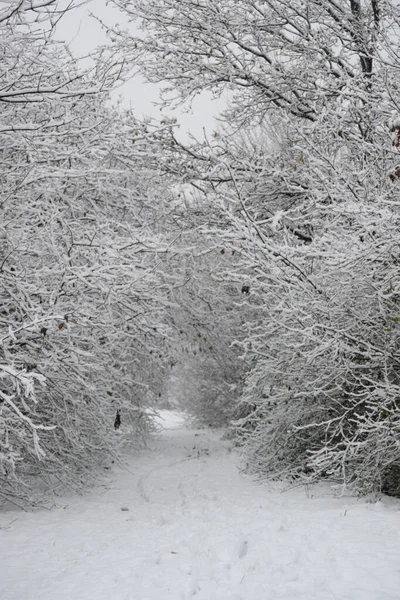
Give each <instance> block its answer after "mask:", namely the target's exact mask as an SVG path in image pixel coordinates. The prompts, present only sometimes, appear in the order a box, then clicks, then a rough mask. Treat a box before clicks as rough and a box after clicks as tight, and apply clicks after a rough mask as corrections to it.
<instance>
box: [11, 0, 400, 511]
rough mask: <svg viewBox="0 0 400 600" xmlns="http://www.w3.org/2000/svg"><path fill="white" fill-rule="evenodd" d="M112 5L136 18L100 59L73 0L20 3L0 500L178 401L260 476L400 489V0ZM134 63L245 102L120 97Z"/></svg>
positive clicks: (55, 485)
mask: <svg viewBox="0 0 400 600" xmlns="http://www.w3.org/2000/svg"><path fill="white" fill-rule="evenodd" d="M110 2H111V3H112V4H114V5H115V7H116V8H118V9H119V10H120V11H121V15H122V16H121V23H135V28H134V29H132V28H130V27H128V26H124V25H120V26H118V25H111V24H109V23H103V27H104V28H105V29H106V30H107V35H108V43H107V44H106V45H104V46H102V47H99V48H97V49H96V51H95V52H93V53H92V55H91V56H90V57H89V59H88V60H86V61H81V60H79V59H77V58H76V57H75V56H74V55H73V54H72V52H71V51H70V49H69V47H68V44H67V43H65V42H63V41H61V40H60V39H59V38H58V36H57V35H56V32H57V26H58V23H59V22H60V20H62V18H63V16H64V15H65V14H67V13H69V12H70V11H74V10H75V9H76V7H75V6H74V2H72V3H71V2H70V1H69V0H67V1H66V2H65V1H64V0H9V1H6V2H4V1H3V2H2V3H1V4H0V51H1V56H2V60H1V62H0V211H1V219H0V284H1V285H0V294H1V297H0V340H1V346H0V499H1V501H2V502H5V503H7V502H11V503H16V504H18V505H19V504H22V505H29V504H34V503H35V502H37V501H38V499H39V498H43V496H44V497H45V496H46V494H50V493H52V492H54V491H56V490H61V489H65V488H67V489H74V490H81V489H84V488H86V487H87V486H90V485H91V483H92V482H94V481H96V479H97V477H98V476H99V474H101V473H102V472H104V469H105V468H107V466H108V465H109V464H110V463H111V461H114V460H118V457H119V455H120V452H121V447H122V445H124V447H126V446H127V445H128V446H129V447H131V448H132V449H133V450H138V449H140V448H141V447H143V445H144V444H146V440H147V439H149V437H151V436H152V435H153V432H154V430H155V425H154V419H153V414H154V413H155V412H156V411H157V410H158V409H159V408H165V407H166V406H170V407H171V406H172V407H174V408H178V409H179V410H182V411H185V412H186V413H187V414H188V415H190V417H191V419H192V420H193V421H194V422H195V423H196V424H197V425H198V426H207V427H210V426H211V427H218V428H224V429H225V436H226V437H227V438H228V439H229V440H230V442H231V443H232V444H234V445H235V446H237V448H238V449H239V451H240V453H241V455H242V462H243V465H244V468H245V469H246V471H247V472H248V473H250V474H252V475H253V476H254V477H257V478H261V479H263V480H265V479H270V480H279V481H280V480H284V481H291V482H297V483H301V484H310V483H315V482H319V481H323V480H325V481H328V482H329V483H330V484H331V485H332V486H333V488H334V489H335V490H337V491H338V492H339V493H340V492H343V491H344V490H345V491H346V493H347V492H350V493H351V494H356V495H366V494H375V493H381V492H384V493H387V494H390V495H394V496H400V194H399V190H400V156H399V148H400V93H399V86H400V77H399V75H400V35H399V34H400V6H399V5H398V3H397V2H396V1H395V0H292V1H291V2H285V1H284V0H219V1H218V2H215V0H110ZM137 73H140V74H141V76H142V77H143V78H145V80H146V81H149V82H152V83H157V84H159V85H160V86H161V88H162V90H163V102H164V106H165V107H179V106H184V105H185V106H187V105H188V104H189V105H190V102H191V101H193V99H195V98H196V97H198V96H200V95H201V94H203V93H209V94H211V95H212V96H213V97H221V96H222V95H224V98H227V101H226V106H225V110H224V112H223V114H222V115H221V117H220V120H219V122H218V124H217V126H216V129H215V132H214V133H213V134H212V135H210V136H206V135H204V136H203V139H195V138H194V137H192V138H191V139H189V140H187V141H182V138H181V137H180V136H179V135H178V123H177V122H176V120H175V119H173V118H162V119H161V118H160V119H159V120H155V119H151V118H148V119H139V118H138V117H137V116H135V114H134V112H133V111H132V110H127V109H125V108H123V107H122V106H121V105H119V104H118V103H116V102H115V101H113V100H112V98H111V95H112V91H113V90H114V89H115V87H116V86H117V85H119V84H120V83H121V82H123V81H127V80H128V79H129V78H131V77H132V76H133V75H134V74H137ZM117 411H118V412H117ZM116 414H118V415H119V416H120V419H121V427H120V428H119V430H118V431H117V432H116V430H115V428H114V422H115V418H116Z"/></svg>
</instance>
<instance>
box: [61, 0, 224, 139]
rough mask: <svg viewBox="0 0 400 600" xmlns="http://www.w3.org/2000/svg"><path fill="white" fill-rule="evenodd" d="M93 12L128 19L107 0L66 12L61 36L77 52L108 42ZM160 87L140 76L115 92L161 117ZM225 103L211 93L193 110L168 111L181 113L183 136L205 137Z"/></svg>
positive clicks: (111, 20) (138, 109)
mask: <svg viewBox="0 0 400 600" xmlns="http://www.w3.org/2000/svg"><path fill="white" fill-rule="evenodd" d="M90 13H92V14H94V15H96V16H97V17H99V18H100V19H101V20H102V21H104V23H106V24H111V25H113V24H115V23H119V24H120V25H123V24H124V19H126V17H125V16H124V14H123V13H122V12H120V11H118V10H117V9H116V8H115V6H114V5H111V4H107V2H106V0H92V1H91V2H89V3H87V4H85V5H84V6H81V7H79V8H76V9H74V10H72V11H71V12H70V13H69V14H67V15H65V16H64V17H63V19H62V20H61V22H60V24H59V25H58V37H59V38H60V39H63V40H65V41H67V42H68V44H69V46H70V48H71V50H72V51H73V53H74V54H75V55H76V56H85V55H87V54H88V53H90V52H91V51H92V50H94V48H96V46H99V45H101V44H105V43H107V37H106V34H105V32H104V31H103V30H102V28H101V26H100V24H99V23H98V22H97V21H96V19H94V18H93V17H92V16H90ZM126 22H127V20H126ZM127 24H128V23H127ZM159 89H160V88H159V86H157V85H155V84H149V83H145V82H144V81H143V80H142V79H141V78H139V77H136V78H135V79H133V80H131V81H130V82H128V83H127V84H125V85H124V86H123V87H121V88H119V89H118V90H117V91H116V93H115V96H116V97H118V96H122V101H123V104H124V105H125V106H131V107H132V109H133V111H134V112H135V114H136V116H138V117H142V116H144V115H151V116H152V117H155V118H160V117H162V115H165V114H167V113H166V112H165V111H164V112H160V107H159V106H155V103H157V102H159V101H160V96H159ZM222 106H223V101H221V100H220V101H218V100H211V98H210V96H208V95H207V94H204V95H203V96H201V97H198V98H196V99H195V101H194V102H193V105H192V108H191V109H190V110H189V112H185V111H184V110H180V111H179V112H177V111H175V112H173V113H171V112H168V114H169V115H172V116H176V117H177V119H178V121H179V123H180V133H181V136H182V137H183V138H186V137H187V135H188V132H190V133H192V134H193V135H195V136H196V137H197V138H198V139H201V138H202V137H203V129H205V131H206V133H207V134H208V135H210V133H211V132H212V131H213V130H214V129H215V128H216V127H217V125H216V122H215V118H214V115H215V114H218V112H219V111H220V110H221V107H222Z"/></svg>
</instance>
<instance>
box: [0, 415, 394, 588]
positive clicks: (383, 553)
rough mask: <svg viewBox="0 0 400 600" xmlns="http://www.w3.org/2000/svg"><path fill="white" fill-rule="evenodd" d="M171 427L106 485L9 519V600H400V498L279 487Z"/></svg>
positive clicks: (2, 583)
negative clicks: (372, 498) (362, 498)
mask: <svg viewBox="0 0 400 600" xmlns="http://www.w3.org/2000/svg"><path fill="white" fill-rule="evenodd" d="M166 414H167V413H164V418H165V415H166ZM162 422H163V423H164V425H165V426H166V428H165V430H164V432H163V434H162V435H161V436H160V437H159V439H158V440H157V441H155V442H153V443H152V448H151V449H149V450H147V451H146V452H144V453H143V454H141V455H140V456H138V457H135V458H134V459H130V461H129V464H128V469H127V470H124V469H122V468H120V469H118V470H116V471H115V473H114V474H113V475H112V476H111V477H110V481H109V483H108V485H104V486H101V487H99V488H97V489H96V490H93V491H92V492H91V493H90V494H88V495H85V496H79V497H74V498H72V499H71V498H66V499H65V500H61V501H60V502H59V503H58V507H56V508H53V509H52V510H50V511H49V510H41V511H35V512H32V513H21V512H12V511H11V512H10V511H8V512H4V513H2V514H0V527H2V529H0V599H1V600H189V599H191V598H194V600H300V599H304V600H314V599H315V600H399V599H400V503H399V502H397V501H392V500H389V499H385V500H384V501H383V502H379V503H377V504H368V503H366V502H365V501H360V500H358V501H357V500H356V499H349V498H347V499H344V498H342V499H334V498H332V497H319V498H312V497H311V495H310V494H306V493H305V491H304V490H302V489H297V490H291V491H288V492H285V493H280V492H279V491H277V490H275V491H274V490H271V489H270V488H269V487H267V486H261V485H257V484H256V483H254V482H252V481H251V480H250V479H249V478H248V477H246V476H244V475H241V474H240V473H239V471H238V469H237V457H236V456H235V453H234V452H230V451H229V444H228V442H222V441H221V440H220V434H218V433H215V432H210V431H208V430H199V431H195V430H188V429H185V428H184V427H183V426H182V420H181V419H180V417H179V416H177V415H176V414H172V415H169V417H168V418H167V419H166V420H164V421H162ZM14 519H16V520H15V521H14V522H12V521H13V520H14Z"/></svg>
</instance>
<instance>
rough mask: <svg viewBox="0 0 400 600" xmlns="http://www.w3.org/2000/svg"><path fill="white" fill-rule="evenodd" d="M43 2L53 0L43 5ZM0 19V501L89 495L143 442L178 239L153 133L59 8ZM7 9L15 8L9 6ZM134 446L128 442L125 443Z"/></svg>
mask: <svg viewBox="0 0 400 600" xmlns="http://www.w3.org/2000/svg"><path fill="white" fill-rule="evenodd" d="M39 4H40V3H39ZM39 4H38V3H36V2H35V3H33V2H32V3H31V2H26V3H21V2H18V3H15V7H14V8H15V10H11V9H10V11H9V12H7V14H6V9H4V11H3V13H2V15H1V23H0V29H1V33H2V35H1V38H2V42H1V44H2V54H3V56H2V58H3V60H2V67H1V73H0V99H1V101H2V102H3V110H2V114H1V117H0V138H1V140H0V146H1V151H0V207H1V226H0V229H1V242H0V244H1V248H0V252H1V266H0V269H1V271H0V279H1V292H0V295H1V311H0V338H1V350H0V351H1V361H0V380H1V383H0V481H1V486H0V487H1V492H0V494H1V497H2V499H6V500H12V499H15V497H18V498H21V497H22V498H24V499H28V500H29V499H30V498H31V493H32V487H31V484H32V476H35V478H37V476H39V477H40V478H41V479H42V480H43V482H45V484H46V486H47V487H49V486H50V487H53V486H56V485H58V484H59V482H62V483H65V482H68V483H69V484H72V485H74V486H79V485H81V484H82V483H84V482H87V481H88V478H89V474H90V472H93V473H95V471H96V467H97V466H99V465H101V464H102V462H103V460H104V459H105V457H106V456H107V455H109V453H110V451H112V450H113V448H114V447H115V444H116V443H117V441H118V440H119V439H120V438H118V437H116V436H115V435H114V429H113V423H114V418H115V415H116V411H117V410H120V414H121V419H122V425H123V429H124V430H125V431H126V432H129V431H130V432H131V435H130V436H129V438H130V439H131V440H132V441H133V443H134V444H136V445H139V444H140V443H141V439H142V437H143V435H145V434H146V432H148V431H149V429H150V428H151V424H150V421H149V419H148V417H147V414H146V412H145V411H144V408H145V407H146V406H148V405H151V404H153V399H154V397H156V396H157V394H158V389H159V387H160V385H161V383H160V382H161V380H162V378H163V373H164V370H165V357H163V354H162V349H163V348H164V346H165V343H164V340H163V337H164V336H165V327H164V322H165V319H164V316H163V312H164V310H165V303H164V297H165V285H164V283H163V281H162V278H161V277H160V273H159V261H158V260H157V252H158V251H159V250H160V248H161V250H162V248H163V247H164V246H165V244H164V243H163V232H162V231H161V230H160V228H159V225H158V223H159V221H160V220H162V218H163V197H165V194H166V192H165V177H164V180H163V182H162V185H163V187H162V188H161V182H160V178H159V176H158V170H157V155H156V147H155V145H154V144H153V145H152V139H153V138H154V136H155V135H157V136H158V135H159V133H158V132H157V133H155V132H153V131H152V129H151V126H150V125H148V124H139V123H137V122H136V121H135V119H134V118H133V116H132V115H131V114H130V113H129V112H124V111H122V110H120V109H119V108H112V107H111V105H110V104H109V101H108V97H107V90H108V89H109V87H110V85H111V84H112V82H113V81H114V80H115V77H116V76H117V75H118V73H119V65H118V64H117V63H115V62H110V63H109V64H106V63H105V62H104V61H100V62H98V63H96V65H95V66H94V67H92V68H90V69H89V71H86V72H83V71H81V70H80V68H79V65H77V64H76V62H75V61H74V59H73V58H72V57H71V56H70V55H69V53H68V51H67V49H66V48H65V46H64V45H63V44H61V43H59V42H56V41H55V40H54V38H53V26H54V20H56V19H57V18H58V17H59V16H60V14H59V11H62V6H61V5H60V3H56V2H43V3H41V4H40V6H39ZM7 10H8V9H7ZM125 437H126V436H125Z"/></svg>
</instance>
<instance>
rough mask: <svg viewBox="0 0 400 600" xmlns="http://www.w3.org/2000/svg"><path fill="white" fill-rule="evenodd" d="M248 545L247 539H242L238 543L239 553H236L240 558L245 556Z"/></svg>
mask: <svg viewBox="0 0 400 600" xmlns="http://www.w3.org/2000/svg"><path fill="white" fill-rule="evenodd" d="M248 545H249V544H248V542H247V540H243V542H242V543H241V544H240V547H239V553H238V556H239V558H240V559H242V558H244V557H245V556H246V554H247V551H248Z"/></svg>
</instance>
